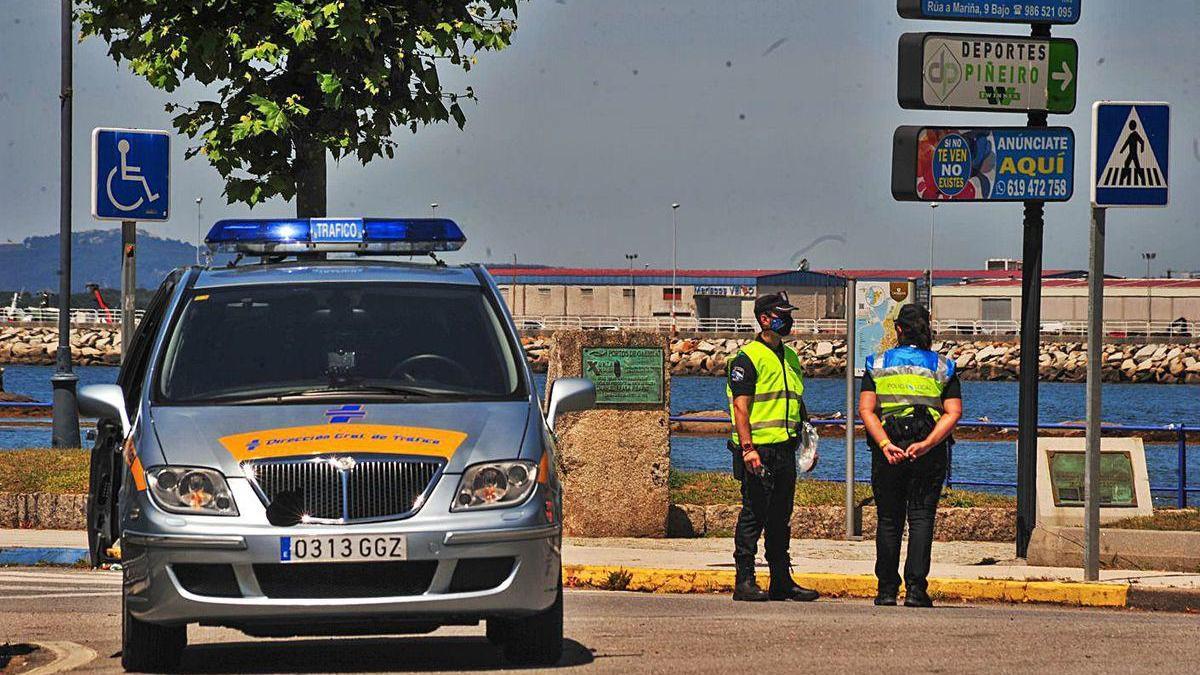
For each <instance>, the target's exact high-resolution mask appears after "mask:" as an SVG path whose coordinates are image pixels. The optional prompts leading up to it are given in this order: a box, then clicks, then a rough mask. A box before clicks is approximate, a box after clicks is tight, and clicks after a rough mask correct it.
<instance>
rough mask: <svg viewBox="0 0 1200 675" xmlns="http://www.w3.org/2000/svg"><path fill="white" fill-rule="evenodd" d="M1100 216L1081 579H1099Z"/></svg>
mask: <svg viewBox="0 0 1200 675" xmlns="http://www.w3.org/2000/svg"><path fill="white" fill-rule="evenodd" d="M1104 216H1105V210H1104V209H1102V208H1097V207H1095V206H1093V207H1092V228H1091V238H1090V244H1089V247H1088V250H1089V259H1088V348H1087V432H1086V433H1087V441H1086V447H1087V451H1086V456H1085V459H1084V462H1085V469H1084V473H1083V495H1084V496H1083V500H1084V509H1083V528H1084V531H1085V535H1086V538H1087V544H1086V546H1085V547H1084V554H1083V578H1084V580H1085V581H1096V580H1098V579H1099V578H1100V500H1099V498H1098V490H1099V487H1100V415H1101V409H1100V387H1101V384H1100V383H1101V375H1102V373H1101V368H1102V366H1103V365H1104V364H1103V363H1102V359H1103V358H1104Z"/></svg>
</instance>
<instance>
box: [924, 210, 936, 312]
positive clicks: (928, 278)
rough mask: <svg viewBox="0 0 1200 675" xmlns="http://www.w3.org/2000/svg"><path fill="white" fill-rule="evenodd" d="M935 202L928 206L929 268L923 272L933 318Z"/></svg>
mask: <svg viewBox="0 0 1200 675" xmlns="http://www.w3.org/2000/svg"><path fill="white" fill-rule="evenodd" d="M937 207H938V203H937V202H932V203H931V204H930V205H929V268H928V269H927V270H926V272H925V291H926V293H928V295H929V297H928V298H927V300H928V302H929V315H930V316H933V229H934V226H935V225H936V224H937Z"/></svg>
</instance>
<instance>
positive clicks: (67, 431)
mask: <svg viewBox="0 0 1200 675" xmlns="http://www.w3.org/2000/svg"><path fill="white" fill-rule="evenodd" d="M60 14H61V25H60V36H59V40H60V48H61V49H62V53H61V57H62V58H61V62H60V64H59V66H60V69H59V86H60V90H61V91H60V92H59V105H60V106H61V107H60V109H59V129H60V131H59V133H60V136H59V157H58V159H59V180H58V190H59V197H58V200H59V201H58V205H59V207H58V269H59V276H58V351H57V352H56V353H55V357H54V364H55V370H54V375H52V376H51V377H50V386H51V387H52V388H53V390H54V412H53V419H52V425H53V426H52V428H51V432H50V445H51V447H54V448H78V447H79V400H78V399H77V398H76V391H75V387H76V385H77V384H78V382H79V376H78V375H76V374H75V373H74V372H72V371H71V140H72V139H71V116H72V105H71V98H72V82H71V79H72V67H71V64H72V54H71V47H72V45H73V44H74V43H73V40H74V32H75V24H74V15H73V14H72V6H71V0H62V2H61V5H60Z"/></svg>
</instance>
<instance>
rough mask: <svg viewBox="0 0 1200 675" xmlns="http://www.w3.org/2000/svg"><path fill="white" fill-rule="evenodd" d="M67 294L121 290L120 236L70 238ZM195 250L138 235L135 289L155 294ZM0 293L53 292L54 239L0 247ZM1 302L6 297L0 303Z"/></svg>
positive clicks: (98, 233)
mask: <svg viewBox="0 0 1200 675" xmlns="http://www.w3.org/2000/svg"><path fill="white" fill-rule="evenodd" d="M72 246H73V248H72V251H71V252H72V257H73V258H74V260H73V264H72V268H73V269H72V273H71V288H72V290H73V291H75V292H82V291H83V290H84V286H85V285H87V284H90V283H95V284H100V286H102V287H104V288H118V287H120V285H121V231H120V229H112V230H85V231H83V232H75V233H74V239H73V241H72ZM195 260H196V247H195V246H194V245H192V244H189V243H187V242H184V241H179V240H176V239H164V238H162V237H158V236H155V235H154V234H152V233H150V232H147V231H144V230H138V250H137V276H138V286H139V287H142V288H151V289H152V288H156V287H157V286H158V284H159V282H160V281H162V279H163V277H165V276H166V275H167V274H168V273H169V272H170V271H171V270H173V269H175V268H176V267H180V266H183V265H188V264H191V263H194V262H195ZM0 290H4V291H9V292H11V291H19V290H24V291H27V292H29V293H32V294H36V293H37V292H38V291H43V290H49V291H55V292H56V291H57V290H58V235H57V234H54V235H50V236H45V237H28V238H26V239H25V240H24V241H21V242H20V243H13V244H0ZM4 299H5V300H7V299H8V296H5V297H4Z"/></svg>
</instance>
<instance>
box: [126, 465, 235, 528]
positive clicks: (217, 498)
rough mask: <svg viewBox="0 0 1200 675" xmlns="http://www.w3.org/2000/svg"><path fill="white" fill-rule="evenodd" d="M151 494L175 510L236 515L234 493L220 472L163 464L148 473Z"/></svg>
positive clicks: (159, 501)
mask: <svg viewBox="0 0 1200 675" xmlns="http://www.w3.org/2000/svg"><path fill="white" fill-rule="evenodd" d="M146 482H147V483H148V484H149V486H150V496H151V497H153V498H154V502H155V503H156V504H158V505H159V506H160V507H162V508H163V509H165V510H167V511H170V512H172V513H191V514H196V515H207V516H236V515H237V514H238V510H237V505H236V504H234V502H233V493H231V492H230V491H229V484H228V483H226V482H225V476H222V475H221V472H219V471H214V470H212V469H200V468H195V467H189V466H160V467H157V468H154V469H150V470H149V471H147V472H146Z"/></svg>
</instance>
